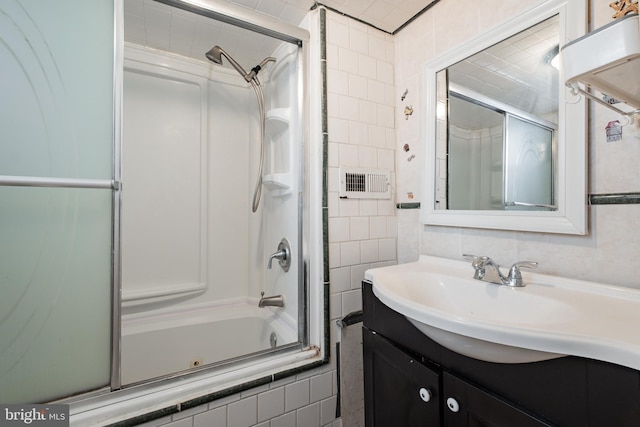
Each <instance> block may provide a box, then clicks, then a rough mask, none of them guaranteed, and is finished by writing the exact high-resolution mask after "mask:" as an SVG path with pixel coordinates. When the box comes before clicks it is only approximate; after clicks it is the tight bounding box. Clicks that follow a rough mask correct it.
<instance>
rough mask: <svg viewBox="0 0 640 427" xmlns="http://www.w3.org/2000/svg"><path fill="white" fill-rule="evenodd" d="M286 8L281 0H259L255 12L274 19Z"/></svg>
mask: <svg viewBox="0 0 640 427" xmlns="http://www.w3.org/2000/svg"><path fill="white" fill-rule="evenodd" d="M285 6H286V3H285V2H284V1H282V0H260V3H258V7H257V8H256V10H257V11H259V12H262V13H266V14H267V15H271V16H274V17H278V16H280V14H281V13H282V10H283V9H284V7H285Z"/></svg>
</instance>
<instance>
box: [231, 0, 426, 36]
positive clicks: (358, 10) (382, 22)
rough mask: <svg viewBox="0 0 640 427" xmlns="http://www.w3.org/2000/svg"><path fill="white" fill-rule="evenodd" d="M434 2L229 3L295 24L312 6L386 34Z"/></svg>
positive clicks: (306, 0)
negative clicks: (354, 19)
mask: <svg viewBox="0 0 640 427" xmlns="http://www.w3.org/2000/svg"><path fill="white" fill-rule="evenodd" d="M434 1H435V0H323V1H315V0H229V3H235V4H238V5H241V6H245V7H247V8H249V9H253V10H257V11H258V12H262V13H266V14H267V15H271V16H274V17H276V18H279V19H282V20H284V21H287V22H289V23H291V24H294V25H298V24H299V23H300V21H301V20H302V17H303V16H304V15H305V14H306V13H307V12H308V11H309V9H311V7H312V6H313V5H314V4H315V3H319V4H322V5H324V6H327V7H328V8H330V9H333V10H335V11H337V12H340V13H343V14H346V15H349V16H351V17H353V18H357V19H359V20H361V21H364V22H366V23H368V24H370V25H373V26H374V27H376V28H379V29H381V30H383V31H386V32H388V33H393V32H394V31H396V30H397V29H398V28H400V27H401V26H402V25H403V24H404V23H406V22H407V21H409V20H410V19H411V18H413V17H414V16H416V15H417V14H419V13H420V12H421V11H422V10H423V9H424V8H425V7H427V6H428V5H429V4H431V3H433V2H434Z"/></svg>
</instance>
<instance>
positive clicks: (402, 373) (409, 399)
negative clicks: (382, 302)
mask: <svg viewBox="0 0 640 427" xmlns="http://www.w3.org/2000/svg"><path fill="white" fill-rule="evenodd" d="M362 340H363V347H364V354H363V356H364V380H365V385H364V386H365V401H366V402H370V403H368V404H367V405H366V409H365V424H366V426H367V427H374V426H375V427H414V426H416V427H417V426H420V427H430V426H434V427H436V426H439V425H440V410H441V405H442V400H441V398H440V393H439V381H440V375H439V374H438V373H437V372H434V371H433V370H431V369H429V368H427V367H426V366H424V365H423V364H421V363H420V362H419V361H418V360H417V359H415V358H413V357H411V356H410V355H408V354H406V353H404V352H403V351H402V350H400V349H398V348H397V347H395V346H394V345H392V344H391V343H390V342H389V341H387V340H386V339H384V338H383V337H381V336H380V335H378V334H375V333H373V332H371V331H369V330H368V329H367V328H364V329H363V334H362Z"/></svg>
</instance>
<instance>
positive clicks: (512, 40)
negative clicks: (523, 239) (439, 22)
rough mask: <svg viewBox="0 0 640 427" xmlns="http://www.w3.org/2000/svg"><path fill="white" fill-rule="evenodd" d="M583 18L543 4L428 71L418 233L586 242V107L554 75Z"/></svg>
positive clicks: (564, 6)
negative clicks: (437, 228) (461, 230)
mask: <svg viewBox="0 0 640 427" xmlns="http://www.w3.org/2000/svg"><path fill="white" fill-rule="evenodd" d="M568 10H570V11H571V12H570V13H568ZM581 17H582V18H583V19H584V5H582V6H581V5H580V4H579V3H578V2H576V1H574V0H557V1H549V2H545V3H543V4H542V5H539V6H537V7H534V8H533V9H531V10H530V11H528V12H525V13H523V14H522V15H520V16H518V17H516V18H515V19H513V20H511V21H509V22H508V23H506V24H503V25H501V26H499V27H497V28H495V29H493V30H491V31H490V32H488V33H486V34H484V35H482V36H480V37H478V38H476V39H474V40H473V41H471V42H469V43H467V44H465V45H463V46H461V47H460V48H457V49H455V50H453V51H450V52H447V53H446V54H444V55H442V56H441V57H438V58H436V59H435V60H433V61H432V62H430V63H429V64H428V65H427V73H426V79H427V82H426V87H427V93H426V97H427V100H428V102H427V114H426V120H427V123H426V126H425V129H426V130H427V133H426V138H427V140H426V145H427V151H426V152H427V153H434V155H433V156H427V157H428V159H427V165H426V168H425V170H426V172H427V173H426V177H425V182H426V192H425V198H424V202H423V203H422V208H421V209H422V219H423V223H425V224H432V225H450V226H461V227H479V228H494V229H509V230H523V231H542V232H553V233H568V234H584V233H585V232H586V202H585V201H586V192H585V191H586V187H585V181H586V180H585V156H586V153H585V151H586V148H585V146H586V144H585V142H586V132H585V126H586V125H585V122H586V111H585V102H584V100H582V99H579V98H576V97H573V96H572V95H570V94H569V91H568V89H566V87H565V85H564V78H563V73H562V71H561V70H558V68H557V65H556V61H557V60H558V59H559V58H557V55H558V51H559V46H561V45H564V44H565V43H566V42H567V41H568V40H570V39H572V38H575V37H578V36H580V35H582V33H583V32H584V22H585V21H584V20H582V21H581V19H580V18H581ZM554 58H555V60H554ZM434 159H435V161H434Z"/></svg>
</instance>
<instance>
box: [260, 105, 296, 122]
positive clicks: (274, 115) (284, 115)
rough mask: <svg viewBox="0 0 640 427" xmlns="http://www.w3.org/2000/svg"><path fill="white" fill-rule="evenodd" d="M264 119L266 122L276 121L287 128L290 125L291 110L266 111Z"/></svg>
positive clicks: (273, 109) (276, 109)
mask: <svg viewBox="0 0 640 427" xmlns="http://www.w3.org/2000/svg"><path fill="white" fill-rule="evenodd" d="M265 118H266V119H267V120H268V121H271V120H273V121H278V122H282V123H284V124H286V125H287V126H288V125H289V123H291V108H272V109H271V110H269V111H267V115H266V117H265Z"/></svg>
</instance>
